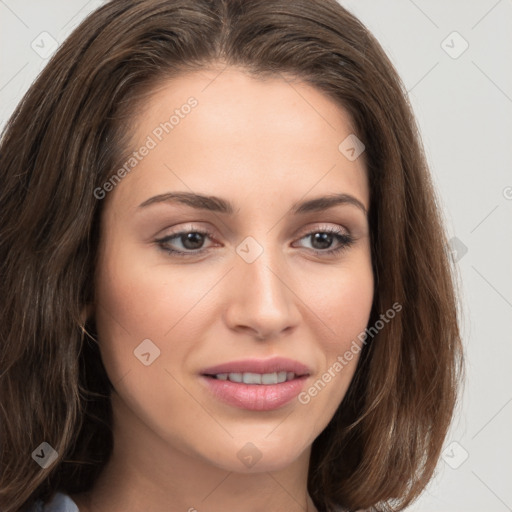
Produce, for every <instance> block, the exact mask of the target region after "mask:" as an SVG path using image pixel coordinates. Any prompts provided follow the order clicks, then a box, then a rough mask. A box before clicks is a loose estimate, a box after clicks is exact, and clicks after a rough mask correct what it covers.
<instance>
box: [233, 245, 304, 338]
mask: <svg viewBox="0 0 512 512" xmlns="http://www.w3.org/2000/svg"><path fill="white" fill-rule="evenodd" d="M236 258H237V261H236V263H235V267H236V268H235V269H233V271H232V272H230V276H229V280H230V296H229V302H228V307H227V310H225V321H226V323H227V325H228V326H229V328H230V329H232V330H235V331H239V332H244V331H245V332H247V333H248V334H249V335H251V336H253V337H254V338H257V339H259V340H263V339H268V338H274V337H277V336H279V335H280V334H282V333H283V332H285V331H290V332H291V331H292V330H293V329H294V328H295V327H296V326H297V324H298V322H299V319H300V311H299V308H298V307H297V301H298V300H299V299H298V297H297V295H296V293H295V292H294V290H293V285H294V283H293V280H292V278H291V276H290V272H289V268H288V270H285V268H286V266H285V264H284V263H285V262H283V260H282V258H280V257H279V254H273V255H271V254H270V252H269V251H267V250H264V251H263V253H262V254H261V255H260V256H259V257H258V258H257V259H256V260H255V261H253V262H252V263H247V262H246V261H244V260H243V259H242V258H240V257H238V256H236Z"/></svg>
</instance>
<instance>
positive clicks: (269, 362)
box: [200, 357, 311, 376]
mask: <svg viewBox="0 0 512 512" xmlns="http://www.w3.org/2000/svg"><path fill="white" fill-rule="evenodd" d="M245 372H250V373H274V372H293V373H295V375H298V376H303V375H309V374H310V373H311V370H310V369H309V368H308V367H307V366H306V365H304V364H302V363H299V362H298V361H294V360H293V359H287V358H285V357H272V358H270V359H241V360H239V361H231V362H229V363H223V364H218V365H216V366H211V367H209V368H206V369H204V370H202V371H201V372H200V373H201V375H216V374H218V373H245Z"/></svg>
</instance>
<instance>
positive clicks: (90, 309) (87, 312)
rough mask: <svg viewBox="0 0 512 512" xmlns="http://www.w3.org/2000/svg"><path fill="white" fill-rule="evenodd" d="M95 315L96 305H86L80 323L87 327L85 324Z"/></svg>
mask: <svg viewBox="0 0 512 512" xmlns="http://www.w3.org/2000/svg"><path fill="white" fill-rule="evenodd" d="M93 315H94V304H92V303H89V304H87V305H85V306H84V307H83V309H82V312H81V313H80V322H81V324H82V325H85V322H87V320H88V319H89V318H91V317H92V316H93Z"/></svg>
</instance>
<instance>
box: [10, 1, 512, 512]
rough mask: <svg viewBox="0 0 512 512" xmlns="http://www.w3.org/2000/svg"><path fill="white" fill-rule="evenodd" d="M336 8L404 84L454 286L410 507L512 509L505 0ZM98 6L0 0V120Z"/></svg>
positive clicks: (511, 186)
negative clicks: (462, 371)
mask: <svg viewBox="0 0 512 512" xmlns="http://www.w3.org/2000/svg"><path fill="white" fill-rule="evenodd" d="M341 3H342V5H344V6H345V7H347V8H348V9H349V10H351V11H352V12H353V13H355V14H356V15H357V16H358V17H359V18H360V19H361V20H362V21H363V23H365V24H366V25H367V26H368V28H369V29H370V30H371V31H372V32H373V33H374V34H375V36H376V37H377V39H378V40H379V41H380V42H381V44H382V45H383V47H384V49H385V50H386V51H387V53H388V55H389V56H390V57H391V60H392V61H393V63H394V64H395V66H396V67H397V69H398V71H399V73H400V75H401V77H402V79H403V82H404V84H405V87H406V88H407V90H408V91H409V95H410V99H411V102H412V105H413V108H414V110H415V113H416V115H417V118H418V122H419V125H420V129H421V132H422V136H423V141H424V144H425V149H426V152H427V156H428V159H429V162H430V164H431V169H432V174H433V177H434V180H435V183H436V185H437V189H438V192H439V196H440V199H441V203H442V207H443V209H444V212H445V217H446V222H447V228H448V231H449V236H450V238H452V244H453V245H452V247H453V249H454V257H455V259H456V260H457V267H458V269H459V273H460V278H461V281H462V285H461V291H462V301H461V302H462V304H461V307H462V308H463V312H464V317H463V322H462V332H463V336H464V344H465V347H466V357H467V382H466V385H465V391H464V394H463V396H462V400H461V404H460V407H459V412H458V414H457V417H456V419H455V421H454V424H453V427H452V430H451V432H450V435H449V436H448V438H447V440H446V449H445V452H444V456H443V459H441V461H440V464H439V468H438V472H437V477H436V478H435V479H434V480H433V482H432V483H431V485H430V486H429V487H428V489H427V491H426V492H425V493H424V494H423V496H422V497H421V498H420V499H419V500H418V501H417V502H416V503H415V504H414V505H413V506H411V507H410V508H409V510H410V511H416V512H459V511H461V512H462V511H464V512H473V511H474V512H483V511H485V512H505V511H512V485H511V484H512V436H511V435H510V433H511V428H510V427H511V426H512V385H511V384H512V375H511V373H512V372H511V361H512V346H511V343H510V339H511V334H510V333H511V328H512V286H511V284H512V237H511V231H512V228H511V222H510V221H511V220H512V171H511V163H512V140H511V135H512V70H511V62H512V59H511V56H510V53H511V50H512V0H500V1H496V0H479V1H472V2H469V1H463V0H450V1H449V0H430V1H427V0H414V1H413V0H386V1H380V2H377V1H371V0H342V1H341ZM101 4H102V2H101V1H97V0H91V1H89V2H87V1H86V0H66V1H64V0H46V1H37V0H0V41H1V49H0V66H1V67H0V69H1V75H0V123H1V126H2V127H3V126H4V124H5V122H6V121H7V119H8V117H9V116H10V114H11V113H12V111H13V110H14V107H15V106H16V104H17V103H18V102H19V101H20V99H21V98H22V96H23V94H24V93H25V92H26V90H27V89H28V87H29V86H30V84H31V83H32V81H33V80H34V78H35V77H36V76H37V74H38V73H39V71H40V70H41V69H42V68H43V67H44V66H45V64H46V62H47V58H45V57H46V55H45V54H46V53H48V52H51V50H52V46H51V41H52V40H51V38H54V39H55V40H56V41H57V42H62V41H63V40H64V39H65V38H66V37H67V36H68V35H69V33H70V32H71V31H72V30H73V28H75V27H76V26H77V25H78V23H79V22H80V21H81V20H82V19H83V18H84V17H85V16H86V15H87V14H88V13H89V12H90V11H91V10H93V9H95V8H96V7H97V6H99V5H101ZM43 32H47V33H48V34H49V35H47V34H43V35H41V33H43ZM453 32H457V33H458V34H453ZM466 45H468V48H467V49H466V50H465V51H464V52H462V50H464V48H465V46H466ZM32 46H33V47H34V48H36V49H37V50H35V49H33V48H32ZM41 54H42V55H41ZM0 186H1V185H0ZM453 237H455V238H453ZM466 251H467V252H466ZM466 457H467V458H466Z"/></svg>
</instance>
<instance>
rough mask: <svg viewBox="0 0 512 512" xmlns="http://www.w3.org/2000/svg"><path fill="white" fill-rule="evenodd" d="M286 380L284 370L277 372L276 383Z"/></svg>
mask: <svg viewBox="0 0 512 512" xmlns="http://www.w3.org/2000/svg"><path fill="white" fill-rule="evenodd" d="M285 381H286V372H279V373H278V374H277V383H278V384H280V383H281V382H285Z"/></svg>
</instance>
